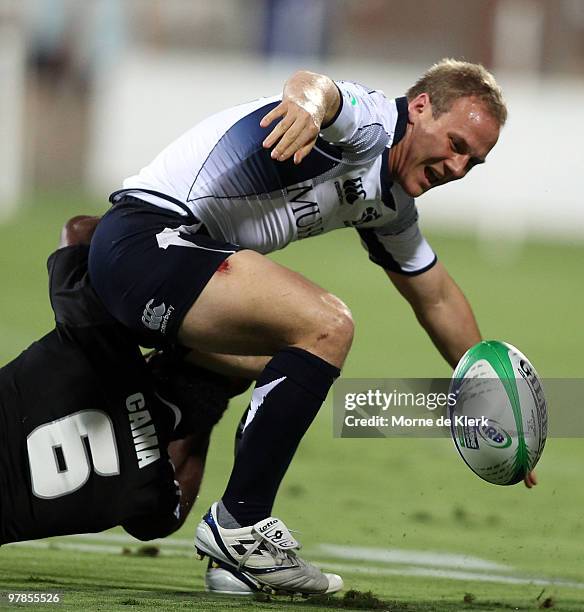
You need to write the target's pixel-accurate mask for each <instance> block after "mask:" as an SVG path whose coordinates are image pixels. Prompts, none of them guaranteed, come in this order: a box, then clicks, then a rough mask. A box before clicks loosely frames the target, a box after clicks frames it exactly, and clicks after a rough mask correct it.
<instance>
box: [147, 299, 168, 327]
mask: <svg viewBox="0 0 584 612" xmlns="http://www.w3.org/2000/svg"><path fill="white" fill-rule="evenodd" d="M153 303H154V298H152V299H151V300H150V301H149V302H148V303H147V304H146V308H144V312H143V313H142V323H143V324H144V325H145V326H146V327H147V328H148V329H151V330H152V331H158V330H160V332H161V333H162V334H165V333H166V326H167V325H168V320H169V319H170V316H171V315H172V313H173V311H174V306H169V307H168V310H167V308H166V304H165V303H164V302H162V304H160V305H159V306H153V305H152V304H153Z"/></svg>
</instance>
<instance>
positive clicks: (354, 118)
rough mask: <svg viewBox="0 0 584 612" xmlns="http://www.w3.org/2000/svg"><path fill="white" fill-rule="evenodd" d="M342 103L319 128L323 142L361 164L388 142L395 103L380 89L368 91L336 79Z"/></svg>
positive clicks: (375, 154) (393, 120)
mask: <svg viewBox="0 0 584 612" xmlns="http://www.w3.org/2000/svg"><path fill="white" fill-rule="evenodd" d="M335 84H336V86H337V88H338V89H339V93H340V96H341V104H340V106H339V109H338V111H337V114H336V116H335V117H334V118H333V119H332V121H331V122H330V123H329V124H328V125H327V126H325V127H323V128H322V129H321V132H320V134H321V136H322V138H324V139H325V140H326V141H328V142H330V143H333V144H336V145H339V146H340V147H341V148H343V149H344V150H346V151H350V152H351V153H352V155H353V157H355V160H356V161H359V162H361V163H364V162H366V161H368V160H372V159H374V158H375V157H377V156H378V155H380V154H381V153H382V152H383V150H384V149H385V147H386V146H388V145H389V144H390V141H391V135H390V132H392V131H393V127H392V125H394V124H395V117H396V116H397V114H396V110H395V103H393V102H392V101H390V100H388V99H387V98H386V97H385V95H384V94H383V92H382V91H378V90H368V89H367V88H366V87H365V86H364V85H360V84H359V83H354V82H351V81H337V82H335Z"/></svg>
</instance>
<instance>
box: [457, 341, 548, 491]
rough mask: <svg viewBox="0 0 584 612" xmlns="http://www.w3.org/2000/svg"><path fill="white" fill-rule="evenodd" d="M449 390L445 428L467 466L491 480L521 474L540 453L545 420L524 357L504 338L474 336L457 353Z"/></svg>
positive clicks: (510, 480) (505, 481)
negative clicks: (472, 341)
mask: <svg viewBox="0 0 584 612" xmlns="http://www.w3.org/2000/svg"><path fill="white" fill-rule="evenodd" d="M449 391H450V393H451V394H452V395H449V398H452V401H451V402H450V405H449V418H450V432H451V434H452V439H453V440H454V444H455V445H456V448H457V450H458V452H459V453H460V456H461V457H462V458H463V459H464V461H465V462H466V464H467V465H468V467H470V469H471V470H472V471H473V472H474V473H475V474H477V475H478V476H480V477H481V478H483V479H484V480H486V481H488V482H491V483H493V484H498V485H512V484H516V483H518V482H520V481H521V480H523V478H524V476H525V475H526V474H527V473H528V472H530V471H531V470H532V469H533V468H534V467H535V464H536V463H537V462H538V461H539V458H540V457H541V454H542V452H543V448H544V445H545V441H546V436H547V422H548V415H547V406H546V400H545V396H544V392H543V387H542V384H541V382H540V379H539V376H538V374H537V372H536V370H535V368H534V367H533V365H532V364H531V363H530V361H529V360H528V359H527V357H526V356H525V355H523V353H521V352H520V351H519V350H517V349H516V348H515V347H514V346H512V345H511V344H507V343H506V342H499V341H497V340H486V341H483V342H479V344H476V345H475V346H473V347H472V348H470V349H469V350H468V351H467V352H466V353H465V354H464V355H463V356H462V359H461V360H460V362H459V363H458V365H457V367H456V369H455V371H454V374H453V375H452V380H451V383H450V389H449Z"/></svg>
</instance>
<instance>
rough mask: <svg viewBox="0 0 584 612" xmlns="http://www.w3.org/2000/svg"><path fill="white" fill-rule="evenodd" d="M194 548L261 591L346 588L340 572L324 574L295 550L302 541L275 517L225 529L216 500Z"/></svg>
mask: <svg viewBox="0 0 584 612" xmlns="http://www.w3.org/2000/svg"><path fill="white" fill-rule="evenodd" d="M195 548H196V549H197V553H198V554H199V556H200V557H201V558H203V557H204V556H208V557H210V558H211V559H213V560H214V561H216V562H217V563H218V564H219V566H220V569H223V570H231V571H232V573H233V575H234V577H235V578H237V579H238V580H240V578H241V577H243V578H245V579H246V580H247V581H248V582H247V584H248V586H250V583H251V585H254V587H255V590H258V591H261V590H264V591H272V592H276V593H279V592H280V593H300V594H303V595H317V594H322V593H336V592H337V591H340V590H341V589H342V588H343V580H342V578H341V577H340V576H337V575H336V574H325V573H323V572H321V571H320V570H319V569H318V568H317V567H316V566H314V565H312V564H311V563H308V562H307V561H305V560H304V559H302V558H301V557H299V556H298V555H297V554H296V551H297V550H298V549H299V548H300V544H299V543H298V542H297V541H296V540H295V539H294V538H293V537H292V535H291V534H290V532H289V531H288V529H287V527H286V525H284V523H283V522H282V521H281V520H280V519H277V518H274V517H269V518H267V519H264V520H262V521H259V522H258V523H256V524H255V525H252V526H250V527H239V528H237V529H225V528H223V527H221V526H220V525H219V522H218V521H217V504H216V503H214V504H213V505H212V506H211V508H210V509H209V512H207V514H206V515H205V516H204V517H203V520H202V521H201V522H200V523H199V524H198V526H197V532H196V537H195ZM223 576H224V575H223ZM224 577H225V576H224ZM240 581H241V582H244V581H242V580H240ZM213 592H216V593H217V592H221V591H220V590H216V589H213Z"/></svg>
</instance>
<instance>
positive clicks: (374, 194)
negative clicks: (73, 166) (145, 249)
mask: <svg viewBox="0 0 584 612" xmlns="http://www.w3.org/2000/svg"><path fill="white" fill-rule="evenodd" d="M337 86H338V88H339V91H340V93H341V105H340V108H339V110H338V112H337V114H336V116H335V118H334V119H333V121H332V122H331V123H330V124H329V125H328V126H327V127H323V128H322V129H321V132H320V135H319V137H318V138H317V141H316V144H315V146H314V149H313V150H312V151H311V152H310V154H309V155H307V156H306V157H305V158H304V160H303V161H302V162H301V163H300V164H299V165H295V164H294V163H293V161H292V160H291V159H290V160H287V161H285V162H278V161H275V160H273V159H272V158H271V157H270V151H269V150H267V149H264V148H263V147H262V142H263V140H264V139H265V138H266V136H267V135H268V134H269V133H270V131H271V129H273V125H272V126H270V127H268V128H262V127H260V120H261V119H262V117H263V116H264V115H266V114H267V113H268V112H269V111H270V110H271V109H272V108H274V107H275V106H276V105H277V104H278V103H279V102H280V100H281V96H274V97H272V98H262V99H259V100H256V101H253V102H249V103H247V104H242V105H240V106H236V107H234V108H230V109H227V110H225V111H222V112H219V113H217V114H215V115H212V116H211V117H209V118H207V119H205V120H204V121H202V122H201V123H199V124H198V125H196V126H195V127H193V128H192V129H191V130H189V131H188V132H186V133H185V134H184V135H182V136H181V137H180V138H178V139H177V140H176V141H175V142H173V143H172V144H171V145H169V146H168V147H167V148H166V149H164V150H163V151H162V152H161V153H160V154H159V155H158V156H157V157H156V158H155V159H154V161H153V162H152V163H151V164H149V165H148V166H146V167H145V168H143V169H142V170H141V171H140V172H139V173H138V174H137V175H135V176H131V177H130V178H127V179H126V180H125V181H124V182H123V189H122V190H121V191H119V192H116V193H115V194H113V195H112V201H116V200H117V199H119V198H121V197H122V196H123V195H124V194H130V195H133V196H135V197H138V198H140V199H142V200H144V201H147V202H150V203H151V204H155V205H156V206H160V207H162V208H165V209H169V210H172V211H175V212H177V213H179V214H182V215H188V213H189V211H190V212H192V213H193V214H194V215H195V217H197V218H198V219H200V220H201V221H202V222H203V223H204V224H205V226H206V228H207V231H208V232H209V234H210V235H211V237H213V238H215V239H217V240H222V241H226V242H231V243H233V244H237V245H240V246H242V247H244V248H249V249H253V250H255V251H258V252H260V253H270V252H272V251H275V250H277V249H281V248H283V247H285V246H286V245H287V244H289V243H290V242H292V241H294V240H299V239H302V238H309V237H311V236H317V235H319V234H323V233H324V232H328V231H331V230H334V229H339V228H343V227H354V228H356V229H357V230H358V232H359V235H360V237H361V241H362V243H363V245H364V246H365V248H366V249H367V250H368V251H369V258H370V259H371V260H372V261H374V262H375V263H377V264H379V265H381V266H382V267H384V268H386V269H389V270H393V271H396V272H400V273H403V274H412V275H413V274H419V273H421V272H423V271H425V270H427V269H429V268H430V267H432V266H433V265H434V263H435V262H436V256H435V254H434V252H433V251H432V249H431V248H430V246H429V245H428V243H427V242H426V240H425V239H424V237H423V236H422V234H421V233H420V230H419V228H418V223H417V219H418V213H417V210H416V206H415V204H414V200H413V198H412V197H410V196H408V195H407V194H406V193H405V192H404V191H403V189H402V188H401V187H400V186H399V185H398V184H397V183H396V182H393V181H392V178H391V176H390V174H389V165H388V157H389V150H390V148H391V146H393V145H394V144H396V143H397V142H399V140H400V139H401V138H402V137H403V135H404V133H405V130H406V123H407V113H408V105H407V99H406V98H397V99H395V100H388V99H387V98H386V97H385V96H384V95H383V92H381V91H375V90H373V91H371V90H368V89H367V88H366V87H364V86H362V85H359V84H357V83H353V82H348V81H340V82H337Z"/></svg>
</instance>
